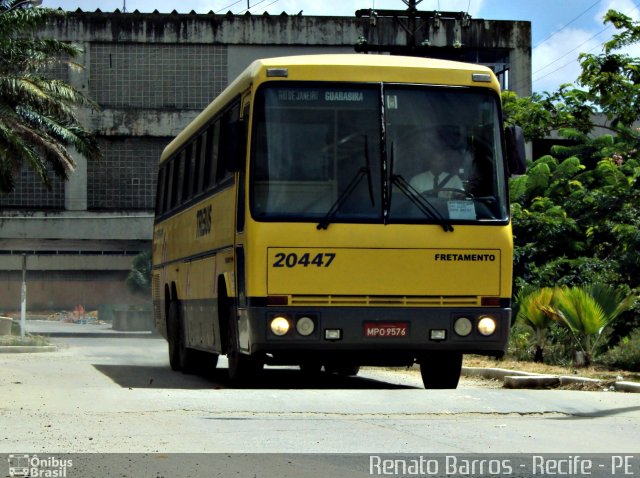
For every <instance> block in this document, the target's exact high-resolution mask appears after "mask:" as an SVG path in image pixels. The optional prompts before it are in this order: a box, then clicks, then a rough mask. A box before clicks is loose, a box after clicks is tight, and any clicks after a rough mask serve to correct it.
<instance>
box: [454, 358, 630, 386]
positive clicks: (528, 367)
mask: <svg viewBox="0 0 640 478" xmlns="http://www.w3.org/2000/svg"><path fill="white" fill-rule="evenodd" d="M463 366H464V367H483V368H506V369H509V370H519V371H522V372H531V373H539V374H544V375H563V376H572V375H575V376H578V377H587V378H597V379H599V380H603V381H612V380H614V381H615V380H622V381H627V382H640V372H629V371H627V370H609V369H607V368H606V367H603V366H601V365H591V366H590V367H580V368H576V367H562V366H560V365H548V364H541V363H535V362H527V361H520V360H514V359H511V358H509V357H505V358H503V359H500V360H496V359H493V358H491V357H483V356H480V355H465V356H464V363H463ZM620 377H622V378H620Z"/></svg>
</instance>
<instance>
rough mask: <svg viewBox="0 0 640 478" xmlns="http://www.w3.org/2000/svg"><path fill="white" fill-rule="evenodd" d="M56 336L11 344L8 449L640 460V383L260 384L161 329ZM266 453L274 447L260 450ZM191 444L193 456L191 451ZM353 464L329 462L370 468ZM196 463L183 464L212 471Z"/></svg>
mask: <svg viewBox="0 0 640 478" xmlns="http://www.w3.org/2000/svg"><path fill="white" fill-rule="evenodd" d="M54 340H55V341H56V342H57V343H58V344H59V345H60V349H59V351H57V352H53V353H41V354H0V369H1V370H2V372H1V373H0V377H1V378H0V413H1V414H0V453H6V454H15V453H40V454H45V453H125V454H128V453H150V454H156V455H152V456H154V457H156V458H157V456H158V455H157V454H175V453H222V454H233V455H217V456H218V457H220V456H222V457H223V458H224V459H225V460H227V461H226V462H225V463H223V464H221V465H220V466H219V467H217V468H216V469H218V468H219V469H220V470H222V469H225V470H227V471H229V470H232V469H234V465H233V463H231V462H230V461H229V460H231V461H233V460H240V462H241V463H242V464H243V466H244V465H246V466H251V467H254V468H249V469H248V470H253V469H255V470H258V471H265V472H266V470H267V469H271V468H270V467H269V466H270V465H269V466H267V465H266V464H265V463H266V462H267V461H268V462H270V463H271V461H270V460H276V461H277V462H278V466H280V467H281V466H284V467H285V468H286V469H285V470H284V471H283V470H282V469H281V468H278V471H277V473H276V474H274V475H261V474H260V473H259V472H254V473H247V474H242V475H236V476H250V477H254V476H255V477H259V476H303V475H300V474H299V473H298V472H299V471H300V469H299V468H297V467H293V465H292V463H293V462H291V460H289V461H287V460H284V462H283V463H280V462H281V461H283V459H282V457H283V456H289V455H290V454H314V455H310V457H311V458H304V459H303V458H301V457H302V456H303V455H296V456H297V457H298V459H301V460H303V467H304V469H305V470H307V471H309V470H317V472H318V475H317V476H320V473H325V472H326V471H327V468H326V466H328V465H327V463H326V462H323V461H322V460H321V458H320V456H321V455H315V454H345V453H356V454H363V455H364V456H365V458H364V459H369V457H370V456H371V454H426V453H436V454H449V453H483V454H490V455H489V456H499V455H500V454H504V453H529V454H531V453H563V454H582V455H583V456H584V454H593V453H614V454H623V453H627V454H629V453H630V454H634V453H635V454H636V455H635V456H636V457H637V458H638V460H640V456H638V455H639V454H640V441H639V440H638V437H640V395H638V394H625V393H617V392H584V391H567V390H508V389H502V388H499V386H498V385H497V384H496V383H493V382H487V381H482V380H478V379H474V380H468V379H464V378H463V379H462V382H461V384H460V387H459V388H458V389H457V390H424V389H423V388H422V385H421V381H420V377H419V374H417V373H414V372H406V371H393V370H389V369H385V370H379V369H368V368H367V369H364V370H363V371H362V372H361V374H360V375H359V376H358V377H352V378H340V377H336V376H329V375H322V376H320V377H319V378H316V379H313V380H311V379H309V378H305V377H304V376H303V375H302V374H301V373H300V372H299V371H298V370H297V369H293V368H267V369H266V370H265V373H264V376H263V378H262V380H261V381H260V382H259V383H258V384H256V386H254V387H251V388H242V389H234V388H231V387H230V386H229V384H228V381H227V380H226V370H225V368H226V362H225V360H224V358H221V359H220V363H219V364H218V369H217V370H216V371H215V372H213V373H209V374H201V375H184V374H181V373H176V372H172V371H171V370H170V369H169V365H168V359H167V346H166V342H165V341H164V340H163V339H160V338H56V339H54ZM262 453H267V454H276V455H267V456H268V457H270V458H269V460H266V461H265V459H260V458H258V455H254V454H262ZM237 454H250V455H248V458H245V459H241V458H239V456H244V455H237ZM283 454H284V455H283ZM111 456H114V455H111ZM162 456H164V455H162ZM190 456H191V455H186V456H184V458H182V459H184V460H185V461H186V462H187V463H190V464H191V465H193V461H194V459H193V458H190ZM305 456H306V455H305ZM314 456H315V458H314ZM338 456H340V455H338ZM485 456H488V455H485ZM174 459H175V457H174ZM309 460H310V461H309ZM314 460H315V461H314ZM336 460H338V461H336ZM129 461H130V460H129ZM196 461H197V460H196ZM337 462H340V459H339V458H335V457H333V458H332V459H331V461H330V463H334V464H335V463H337ZM321 463H323V465H322V466H320V465H321ZM76 464H78V461H76ZM183 464H184V463H183ZM314 464H315V465H314ZM316 465H317V466H316ZM343 465H344V466H342V467H341V469H342V470H343V471H344V469H345V466H346V467H347V468H348V467H349V466H351V467H352V468H353V463H351V464H350V465H349V464H348V463H346V464H345V463H343ZM77 466H78V465H77ZM105 466H106V465H105ZM296 466H297V465H296ZM301 466H302V465H301ZM336 466H338V465H336ZM220 467H221V468H220ZM265 467H266V468H265ZM287 467H289V468H287ZM294 468H295V470H296V472H294V473H293V474H290V475H287V473H286V470H289V471H291V470H292V469H294ZM1 471H2V470H1V469H0V472H1ZM245 471H246V470H245ZM351 471H353V473H348V474H346V475H343V474H340V473H337V472H336V473H330V474H327V473H325V474H324V475H323V476H360V475H359V474H358V472H356V471H357V470H354V469H352V470H351ZM368 471H371V470H368ZM636 471H637V473H638V474H640V469H636ZM193 473H194V474H193V475H189V474H188V473H187V474H186V475H184V476H187V475H189V476H202V475H199V474H198V473H197V472H193ZM0 476H1V475H0ZM95 476H99V475H95ZM100 476H102V475H100ZM104 476H107V475H104ZM109 476H112V475H109ZM113 476H116V475H113ZM117 476H129V475H127V474H126V473H122V474H120V475H117ZM131 476H133V475H131ZM137 476H145V475H144V473H143V474H142V475H137ZM149 476H151V475H149ZM153 476H155V477H156V478H157V477H159V476H171V473H168V474H165V475H161V474H154V475H153ZM181 476H183V475H181ZM211 476H227V474H226V473H222V472H220V474H218V475H216V474H213V475H211ZM229 476H230V475H229ZM304 476H316V475H313V474H307V475H304ZM362 476H370V473H365V474H363V475H362ZM398 476H399V475H398ZM467 476H471V475H467ZM473 476H475V475H473ZM511 476H516V475H511ZM522 476H524V475H522ZM527 476H528V475H527ZM603 476H609V475H603ZM619 476H622V475H619Z"/></svg>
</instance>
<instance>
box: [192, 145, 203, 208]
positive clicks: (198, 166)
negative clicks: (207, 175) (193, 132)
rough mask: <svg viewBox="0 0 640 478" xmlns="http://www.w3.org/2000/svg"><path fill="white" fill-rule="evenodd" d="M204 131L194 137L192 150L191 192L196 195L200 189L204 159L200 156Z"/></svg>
mask: <svg viewBox="0 0 640 478" xmlns="http://www.w3.org/2000/svg"><path fill="white" fill-rule="evenodd" d="M203 136H204V133H203V134H201V135H199V136H198V138H197V139H196V146H195V151H194V156H195V160H194V164H193V189H192V192H191V194H192V195H193V196H197V195H198V194H200V191H202V168H203V166H204V161H203V158H202V138H203Z"/></svg>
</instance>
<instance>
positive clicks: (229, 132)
mask: <svg viewBox="0 0 640 478" xmlns="http://www.w3.org/2000/svg"><path fill="white" fill-rule="evenodd" d="M222 154H223V158H225V160H226V166H227V171H229V172H231V173H237V172H239V171H242V170H244V168H245V160H246V155H247V125H246V122H245V121H244V120H242V119H237V120H233V121H230V122H229V123H227V124H226V125H225V128H224V131H223V132H222Z"/></svg>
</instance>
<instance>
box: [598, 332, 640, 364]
mask: <svg viewBox="0 0 640 478" xmlns="http://www.w3.org/2000/svg"><path fill="white" fill-rule="evenodd" d="M598 362H599V363H601V364H603V365H606V366H607V367H610V368H617V369H622V370H628V371H630V372H640V329H636V330H634V331H633V332H631V333H630V334H629V335H628V336H627V337H625V338H624V339H622V340H621V341H620V343H619V344H618V345H616V346H615V347H613V348H612V349H610V350H609V351H608V352H607V353H605V354H604V355H602V356H601V357H600V358H599V359H598Z"/></svg>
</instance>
